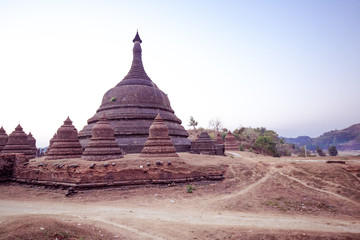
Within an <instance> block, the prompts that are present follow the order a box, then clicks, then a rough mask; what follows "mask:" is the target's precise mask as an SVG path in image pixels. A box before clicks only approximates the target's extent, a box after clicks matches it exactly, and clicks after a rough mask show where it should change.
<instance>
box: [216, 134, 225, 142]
mask: <svg viewBox="0 0 360 240" xmlns="http://www.w3.org/2000/svg"><path fill="white" fill-rule="evenodd" d="M214 141H215V143H216V144H224V139H223V138H222V136H221V134H220V133H219V132H218V133H217V134H216V137H215V139H214Z"/></svg>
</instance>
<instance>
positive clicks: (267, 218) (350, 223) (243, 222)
mask: <svg viewBox="0 0 360 240" xmlns="http://www.w3.org/2000/svg"><path fill="white" fill-rule="evenodd" d="M179 205H180V204H178V205H177V204H176V203H174V204H172V205H167V204H164V205H163V207H162V206H155V207H154V206H151V209H150V207H146V206H139V205H131V204H124V203H122V204H119V203H116V202H110V203H103V204H101V203H91V204H79V203H66V204H64V203H54V202H41V201H31V202H23V201H9V200H0V221H3V220H4V219H5V218H6V217H7V216H21V215H28V214H45V215H57V216H64V217H66V216H71V217H76V218H77V219H78V221H79V222H80V223H86V222H87V220H90V221H97V222H101V223H102V224H103V225H105V226H108V227H109V228H112V229H114V227H115V229H118V231H119V232H121V230H126V231H129V232H132V236H133V237H134V238H142V239H166V237H167V236H168V233H167V232H159V231H158V230H157V229H158V227H159V225H161V227H165V226H166V228H167V229H168V230H169V231H179V229H184V228H185V229H186V227H192V228H194V227H195V228H196V227H203V226H208V227H215V226H216V227H236V228H241V229H272V230H300V231H315V232H334V233H342V232H343V233H357V234H359V233H360V220H357V221H356V220H345V219H335V218H333V219H328V218H323V217H308V216H306V217H305V216H286V215H276V214H273V215H272V214H260V213H259V214H256V213H239V212H228V211H223V212H219V211H216V212H211V211H206V212H204V211H201V210H197V209H193V208H184V207H182V206H179ZM120 229H121V230H120ZM180 238H181V237H179V239H180Z"/></svg>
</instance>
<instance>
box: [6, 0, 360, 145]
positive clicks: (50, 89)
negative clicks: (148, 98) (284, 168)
mask: <svg viewBox="0 0 360 240" xmlns="http://www.w3.org/2000/svg"><path fill="white" fill-rule="evenodd" d="M136 29H139V34H140V37H141V38H142V40H143V43H142V49H143V63H144V67H145V70H146V72H147V74H148V75H149V77H150V78H151V79H152V80H153V81H154V82H155V83H156V84H157V86H158V87H159V88H160V89H161V90H162V91H164V92H165V93H166V94H168V97H169V99H170V102H171V105H172V108H173V109H174V110H175V114H176V115H177V116H178V117H179V118H180V119H181V120H182V121H183V126H184V127H185V128H188V126H187V124H188V122H189V118H190V116H193V117H194V118H195V120H197V121H198V122H199V126H202V127H205V128H206V127H208V123H209V120H210V119H212V118H217V117H218V118H220V119H221V121H222V122H223V125H224V127H226V128H228V129H230V130H234V129H235V128H238V127H240V126H245V127H248V126H251V127H266V128H268V129H273V130H275V131H277V132H278V133H279V135H281V136H286V137H296V136H298V135H309V136H312V137H316V136H318V135H320V134H322V133H323V132H325V131H329V130H334V129H342V128H345V127H348V126H350V125H351V124H354V123H359V122H360V109H359V106H360V96H359V90H360V1H357V0H354V1H347V0H337V1H332V0H323V1H320V0H318V1H317V0H310V1H304V0H299V1H287V0H286V1H268V0H264V1H239V0H238V1H220V0H219V1H199V0H197V1H183V0H182V1H165V0H164V1H154V0H151V1H104V0H103V1H16V0H11V1H10V0H9V1H2V0H0V81H1V88H0V125H3V126H4V128H5V130H6V131H7V133H8V134H10V133H11V132H12V131H13V130H14V128H15V127H16V125H17V124H18V123H19V122H20V123H21V125H22V127H23V128H24V130H25V131H26V132H29V131H30V130H31V132H32V133H33V135H34V137H35V138H36V139H37V146H38V147H43V146H46V145H47V144H48V141H49V139H50V138H51V137H52V135H53V134H54V133H55V132H56V130H57V129H58V127H60V125H61V124H63V121H64V120H65V119H66V117H67V116H70V118H71V119H72V120H73V123H74V125H75V127H76V128H77V129H78V130H81V129H82V128H83V126H84V125H86V121H87V119H89V118H90V117H92V116H93V114H94V113H95V111H96V110H97V108H98V107H99V106H100V103H101V100H102V96H103V94H104V93H105V92H106V91H107V90H108V89H110V88H112V87H114V86H115V85H116V84H117V83H118V82H119V81H121V80H122V78H123V77H124V76H125V75H126V74H127V72H128V71H129V69H130V66H131V61H132V47H133V43H132V39H133V38H134V36H135V33H136Z"/></svg>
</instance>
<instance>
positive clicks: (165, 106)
mask: <svg viewBox="0 0 360 240" xmlns="http://www.w3.org/2000/svg"><path fill="white" fill-rule="evenodd" d="M133 42H134V47H133V61H132V65H131V68H130V71H129V73H128V74H127V75H126V76H125V77H124V78H123V80H122V81H121V82H119V83H118V84H117V85H116V86H115V87H113V88H111V89H110V90H108V91H107V92H106V93H105V95H104V96H103V99H102V102H101V105H100V107H99V109H98V110H97V111H96V114H95V115H94V116H93V117H91V118H90V119H89V120H88V124H87V125H86V126H85V127H84V128H83V129H82V130H81V131H80V132H79V139H80V143H81V145H82V147H83V148H85V147H86V146H87V144H88V142H89V141H90V138H91V129H92V127H93V126H94V125H95V124H96V123H97V122H98V121H99V119H100V118H101V116H102V114H103V113H105V114H106V116H107V118H108V119H109V122H110V124H111V126H112V128H113V129H114V135H115V139H116V141H117V142H118V144H119V146H120V148H121V149H123V150H124V152H125V153H140V152H141V150H142V149H143V147H144V144H145V142H146V140H147V138H148V136H149V127H150V126H151V124H152V122H153V120H154V118H155V117H156V116H157V114H158V113H160V115H161V116H162V118H163V120H164V123H165V124H166V126H167V127H168V129H169V137H170V139H171V141H172V142H173V143H174V146H175V149H176V151H177V152H186V151H189V150H190V143H191V141H190V140H189V139H188V138H187V137H188V136H189V135H188V133H187V132H186V130H185V129H184V127H183V126H182V125H181V120H180V119H179V118H178V117H176V115H175V114H174V110H173V109H172V108H171V105H170V101H169V99H168V97H167V95H166V94H165V93H164V92H163V91H161V90H160V89H159V88H158V87H157V86H156V84H155V83H154V82H153V81H152V80H151V79H150V78H149V76H148V75H147V74H146V72H145V70H144V67H143V63H142V57H141V54H142V50H141V45H140V44H141V43H142V40H141V39H140V36H139V34H138V33H136V36H135V38H134V40H133ZM169 77H170V78H171V76H169ZM170 80H171V79H170Z"/></svg>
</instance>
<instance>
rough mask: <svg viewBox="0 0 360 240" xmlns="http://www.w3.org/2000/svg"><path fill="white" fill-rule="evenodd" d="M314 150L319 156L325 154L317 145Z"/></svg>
mask: <svg viewBox="0 0 360 240" xmlns="http://www.w3.org/2000/svg"><path fill="white" fill-rule="evenodd" d="M316 152H317V154H318V155H319V156H320V157H325V156H326V154H325V153H324V151H323V150H322V149H321V148H319V146H316Z"/></svg>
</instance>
